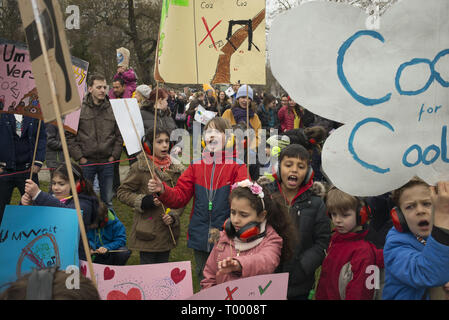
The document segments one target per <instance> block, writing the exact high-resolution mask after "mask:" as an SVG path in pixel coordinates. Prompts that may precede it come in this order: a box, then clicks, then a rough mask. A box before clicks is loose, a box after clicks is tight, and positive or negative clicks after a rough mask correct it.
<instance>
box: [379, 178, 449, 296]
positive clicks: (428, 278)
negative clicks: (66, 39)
mask: <svg viewBox="0 0 449 320" xmlns="http://www.w3.org/2000/svg"><path fill="white" fill-rule="evenodd" d="M392 198H393V201H394V202H395V204H396V205H397V207H395V208H393V210H392V211H391V216H392V220H393V223H394V228H392V229H391V230H390V231H389V233H388V235H387V240H386V243H385V247H384V262H385V287H384V290H383V294H382V298H383V299H397V300H427V299H429V296H430V290H431V288H435V287H441V286H444V285H445V284H446V283H448V282H449V182H446V181H445V182H438V184H437V186H436V187H429V185H428V184H427V183H425V182H424V181H422V180H421V179H419V178H413V179H412V180H410V181H409V182H408V183H406V184H405V185H404V186H403V187H401V188H399V189H397V190H395V191H394V192H393V194H392ZM432 211H433V212H434V213H433V217H432ZM432 218H433V219H432ZM432 224H433V226H432Z"/></svg>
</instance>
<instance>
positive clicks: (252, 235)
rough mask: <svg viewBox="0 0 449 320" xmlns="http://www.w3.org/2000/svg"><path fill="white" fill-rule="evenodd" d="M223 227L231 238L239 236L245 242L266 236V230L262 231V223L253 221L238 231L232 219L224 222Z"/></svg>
mask: <svg viewBox="0 0 449 320" xmlns="http://www.w3.org/2000/svg"><path fill="white" fill-rule="evenodd" d="M223 229H224V231H225V232H226V234H227V235H228V237H229V238H234V237H237V238H239V239H240V240H241V241H243V242H251V241H254V240H256V239H259V238H262V237H264V236H265V234H266V232H265V231H264V232H262V233H260V223H259V222H256V221H253V222H250V223H248V224H247V225H245V226H243V227H242V228H240V229H239V231H236V230H235V229H234V226H233V225H232V223H231V219H227V220H226V221H225V222H224V225H223Z"/></svg>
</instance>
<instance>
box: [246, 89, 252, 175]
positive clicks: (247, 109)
mask: <svg viewBox="0 0 449 320" xmlns="http://www.w3.org/2000/svg"><path fill="white" fill-rule="evenodd" d="M248 90H249V89H248V84H247V85H246V134H247V140H246V174H247V176H248V179H249V180H251V177H250V175H249V145H250V143H249V108H250V104H249V103H248Z"/></svg>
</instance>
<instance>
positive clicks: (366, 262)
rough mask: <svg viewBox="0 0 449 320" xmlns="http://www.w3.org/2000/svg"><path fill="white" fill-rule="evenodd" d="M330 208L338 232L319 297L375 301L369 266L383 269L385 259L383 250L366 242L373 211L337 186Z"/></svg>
mask: <svg viewBox="0 0 449 320" xmlns="http://www.w3.org/2000/svg"><path fill="white" fill-rule="evenodd" d="M326 207H327V211H328V214H329V217H330V218H331V219H332V223H333V224H334V226H335V233H334V234H333V236H332V238H331V242H330V245H329V248H328V250H327V255H326V258H325V259H324V261H323V265H322V267H321V274H320V280H319V283H318V289H317V292H316V297H315V298H316V300H372V299H373V295H374V287H373V288H368V286H367V285H366V282H367V278H368V277H369V276H370V274H371V271H370V269H369V267H370V266H374V265H378V266H379V267H380V268H383V256H382V250H378V249H376V247H375V246H374V245H373V244H372V243H370V242H368V241H366V240H365V237H366V235H367V233H368V230H367V229H365V230H364V229H363V227H364V226H365V225H366V222H367V221H368V217H369V212H370V209H369V207H368V206H367V205H366V204H365V203H364V202H363V201H362V200H360V199H358V198H356V197H353V196H351V195H349V194H347V193H345V192H343V191H340V190H338V189H337V188H335V187H333V188H331V189H330V190H329V191H328V193H327V196H326ZM367 271H368V272H367Z"/></svg>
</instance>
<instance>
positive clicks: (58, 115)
mask: <svg viewBox="0 0 449 320" xmlns="http://www.w3.org/2000/svg"><path fill="white" fill-rule="evenodd" d="M32 5H33V12H34V19H35V21H36V26H37V32H38V35H39V40H40V44H41V48H42V54H43V57H44V62H45V70H46V73H47V79H48V83H49V85H50V90H51V96H52V102H53V108H54V111H55V116H56V121H57V123H58V129H59V135H60V137H61V143H62V151H63V153H64V159H65V163H66V166H67V173H68V175H69V181H70V188H71V190H72V195H73V200H74V202H75V208H76V213H77V215H78V223H79V227H80V232H81V239H82V242H83V246H84V252H85V254H86V259H87V263H88V267H89V273H90V277H91V280H92V282H93V283H94V285H95V287H97V281H96V279H95V273H94V268H93V265H92V259H91V256H90V252H89V243H88V241H87V236H86V229H85V227H84V222H83V217H82V215H81V207H80V202H79V198H78V193H77V192H76V186H75V178H74V176H73V171H72V163H71V161H70V156H69V150H68V147H67V141H66V138H65V133H64V127H63V124H62V120H61V112H60V110H59V103H58V99H57V97H56V88H55V84H54V80H53V75H52V73H51V69H50V62H49V60H48V55H47V45H46V43H45V39H44V33H43V28H42V23H41V20H40V17H39V9H38V7H37V4H36V0H32ZM97 288H98V287H97Z"/></svg>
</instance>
